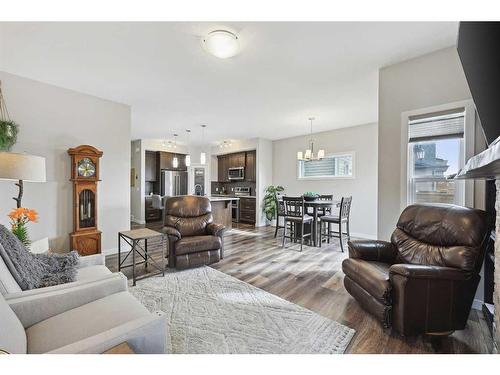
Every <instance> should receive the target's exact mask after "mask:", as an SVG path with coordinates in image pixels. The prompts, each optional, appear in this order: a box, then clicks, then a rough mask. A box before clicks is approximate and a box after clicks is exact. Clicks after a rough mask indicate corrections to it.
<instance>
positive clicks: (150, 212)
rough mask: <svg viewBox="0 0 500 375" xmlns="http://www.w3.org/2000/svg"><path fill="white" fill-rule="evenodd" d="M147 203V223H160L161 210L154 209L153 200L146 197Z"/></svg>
mask: <svg viewBox="0 0 500 375" xmlns="http://www.w3.org/2000/svg"><path fill="white" fill-rule="evenodd" d="M145 199H146V202H145V211H146V212H145V214H146V215H145V216H146V222H148V223H149V222H151V221H160V220H161V210H159V209H157V208H153V200H152V199H151V197H146V198H145Z"/></svg>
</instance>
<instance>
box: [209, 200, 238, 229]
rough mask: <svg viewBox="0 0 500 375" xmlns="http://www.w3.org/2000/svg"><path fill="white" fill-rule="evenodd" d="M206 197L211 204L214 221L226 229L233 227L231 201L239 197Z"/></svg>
mask: <svg viewBox="0 0 500 375" xmlns="http://www.w3.org/2000/svg"><path fill="white" fill-rule="evenodd" d="M208 199H210V203H211V204H212V215H213V217H214V223H217V224H222V225H224V226H225V227H226V230H231V229H232V227H233V214H232V209H231V203H232V201H234V200H239V199H240V198H234V197H220V196H219V197H216V196H210V197H208Z"/></svg>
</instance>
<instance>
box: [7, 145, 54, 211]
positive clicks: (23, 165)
mask: <svg viewBox="0 0 500 375" xmlns="http://www.w3.org/2000/svg"><path fill="white" fill-rule="evenodd" d="M0 180H11V181H17V182H16V184H15V185H16V186H17V187H18V188H19V193H18V195H17V197H14V198H12V199H14V200H15V201H16V203H17V207H18V208H19V207H22V205H21V200H22V198H23V190H24V186H23V181H27V182H45V181H46V175H45V158H44V157H41V156H35V155H28V154H17V153H14V152H0Z"/></svg>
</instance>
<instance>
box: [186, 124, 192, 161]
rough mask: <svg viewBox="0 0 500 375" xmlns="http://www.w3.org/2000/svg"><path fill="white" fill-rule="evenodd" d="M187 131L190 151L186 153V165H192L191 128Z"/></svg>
mask: <svg viewBox="0 0 500 375" xmlns="http://www.w3.org/2000/svg"><path fill="white" fill-rule="evenodd" d="M186 133H187V138H188V141H187V149H188V153H187V155H186V167H190V166H191V154H190V153H189V143H190V142H189V141H190V138H191V130H189V129H186Z"/></svg>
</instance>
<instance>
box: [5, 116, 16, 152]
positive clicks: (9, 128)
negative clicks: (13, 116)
mask: <svg viewBox="0 0 500 375" xmlns="http://www.w3.org/2000/svg"><path fill="white" fill-rule="evenodd" d="M18 129H19V126H18V125H17V124H16V123H15V122H14V121H11V120H0V151H10V149H11V148H12V146H14V144H15V143H16V140H17V132H18Z"/></svg>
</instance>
